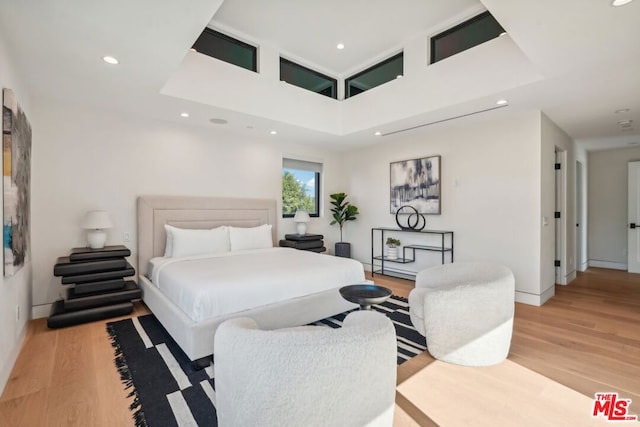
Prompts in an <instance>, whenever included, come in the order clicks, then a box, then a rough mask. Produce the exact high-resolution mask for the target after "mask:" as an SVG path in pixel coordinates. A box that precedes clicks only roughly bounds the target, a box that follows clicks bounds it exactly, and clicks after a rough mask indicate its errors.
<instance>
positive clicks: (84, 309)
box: [47, 245, 142, 328]
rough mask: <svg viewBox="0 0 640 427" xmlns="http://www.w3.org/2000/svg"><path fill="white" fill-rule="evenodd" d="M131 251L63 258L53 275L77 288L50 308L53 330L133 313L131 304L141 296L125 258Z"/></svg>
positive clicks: (77, 252) (77, 251) (84, 251)
mask: <svg viewBox="0 0 640 427" xmlns="http://www.w3.org/2000/svg"><path fill="white" fill-rule="evenodd" d="M129 255H131V251H130V250H129V249H128V248H127V247H125V246H122V245H119V246H105V247H103V248H101V249H91V248H74V249H72V250H71V253H70V254H69V256H67V257H60V258H58V261H57V263H56V265H55V266H54V268H53V275H54V276H58V277H62V284H63V285H68V284H75V286H72V287H71V288H69V289H68V290H67V297H66V298H65V299H60V300H57V301H56V302H54V303H53V306H52V307H51V315H50V316H49V319H48V321H47V325H48V326H49V327H50V328H61V327H64V326H71V325H75V324H78V323H84V322H90V321H93V320H99V319H106V318H108V317H112V316H119V315H122V314H128V313H131V312H132V311H133V304H131V300H134V299H139V298H140V297H141V296H142V294H141V291H140V288H138V285H137V284H136V282H134V281H133V280H125V279H124V278H125V277H129V276H133V275H135V270H134V269H133V267H132V266H131V265H130V264H129V263H128V262H127V260H126V259H125V257H128V256H129Z"/></svg>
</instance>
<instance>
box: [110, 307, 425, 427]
mask: <svg viewBox="0 0 640 427" xmlns="http://www.w3.org/2000/svg"><path fill="white" fill-rule="evenodd" d="M373 309H374V310H377V311H379V312H381V313H384V314H385V315H387V316H388V317H389V318H390V319H391V321H392V322H393V324H394V326H395V328H396V336H397V339H398V364H399V365H400V364H402V363H404V362H405V361H407V360H409V359H411V358H412V357H414V356H416V355H417V354H419V353H421V352H422V351H424V350H426V343H425V339H424V337H423V336H422V335H420V334H419V333H418V332H417V331H416V330H415V329H414V328H413V326H412V325H411V320H410V319H409V305H408V304H407V300H406V299H405V298H402V297H398V296H396V295H393V296H392V297H391V298H389V299H388V300H387V301H385V302H384V303H382V304H379V305H374V306H373ZM347 314H348V312H346V313H341V314H338V315H336V316H333V317H330V318H328V319H323V320H320V321H318V322H316V323H314V325H322V326H328V327H332V328H339V327H341V326H342V321H343V320H344V318H345V316H346V315H347ZM107 332H108V333H109V336H110V337H111V344H112V346H113V348H114V351H115V364H116V367H117V368H118V372H119V373H120V378H121V379H122V382H123V383H124V384H125V387H126V388H127V389H131V392H130V394H129V395H130V396H134V402H133V403H132V404H131V407H130V409H131V410H132V411H133V419H134V421H135V424H136V426H149V427H160V426H162V427H165V426H217V424H218V423H217V419H216V412H215V379H214V374H213V366H210V367H208V368H205V369H200V370H196V369H194V367H193V366H192V363H191V361H190V360H189V358H188V357H187V356H186V355H185V354H184V352H183V351H182V350H181V349H180V347H179V346H178V345H177V344H176V343H175V341H173V339H172V338H171V337H170V336H169V334H168V333H167V331H166V330H165V329H164V328H163V327H162V325H161V324H160V322H159V321H158V320H157V319H156V318H155V316H154V315H152V314H149V315H145V316H140V317H134V318H131V319H125V320H120V321H117V322H110V323H107Z"/></svg>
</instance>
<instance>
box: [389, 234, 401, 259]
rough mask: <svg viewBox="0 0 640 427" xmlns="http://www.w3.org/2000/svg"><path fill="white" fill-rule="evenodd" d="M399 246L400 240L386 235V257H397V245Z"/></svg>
mask: <svg viewBox="0 0 640 427" xmlns="http://www.w3.org/2000/svg"><path fill="white" fill-rule="evenodd" d="M399 246H400V240H398V239H394V238H393V237H387V258H389V259H398V247H399Z"/></svg>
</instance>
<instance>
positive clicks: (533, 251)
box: [345, 111, 544, 304]
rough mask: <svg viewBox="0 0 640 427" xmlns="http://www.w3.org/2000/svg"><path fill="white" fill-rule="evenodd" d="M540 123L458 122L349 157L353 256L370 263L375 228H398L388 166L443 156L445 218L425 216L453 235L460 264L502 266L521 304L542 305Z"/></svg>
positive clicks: (526, 118)
mask: <svg viewBox="0 0 640 427" xmlns="http://www.w3.org/2000/svg"><path fill="white" fill-rule="evenodd" d="M485 117H486V116H485ZM488 117H491V115H489V116H488ZM540 122H541V119H540V112H538V111H531V112H525V113H514V114H512V115H511V116H509V117H502V118H495V119H491V120H486V121H482V122H478V121H477V120H464V121H463V120H461V121H458V122H457V123H456V124H455V125H454V124H451V125H436V126H431V127H427V128H424V129H423V130H421V131H411V132H406V133H402V134H397V135H395V136H390V137H384V140H382V141H381V144H379V145H376V146H374V147H368V148H363V149H360V150H355V151H353V152H351V153H349V155H348V157H347V159H346V160H347V162H346V165H348V169H349V171H351V174H350V178H349V182H348V184H347V185H346V188H347V189H346V191H347V192H348V193H349V194H350V196H351V201H352V202H353V203H354V204H356V205H357V206H358V207H359V208H360V211H361V215H360V217H359V219H358V220H357V221H354V222H352V223H349V224H347V226H346V238H345V240H347V241H350V242H352V245H353V248H352V250H353V255H354V257H355V258H357V259H358V260H360V261H362V262H363V263H366V264H369V263H370V259H371V243H370V232H371V228H372V227H378V226H390V227H395V226H396V223H395V217H394V215H392V214H390V213H389V163H390V162H393V161H399V160H405V159H414V158H420V157H425V156H431V155H441V156H442V163H441V179H442V187H441V191H442V214H441V215H432V216H427V226H428V228H430V229H439V230H453V231H454V232H455V259H456V260H457V261H471V260H491V261H496V262H500V263H503V264H505V265H507V266H509V267H510V268H511V269H512V270H513V272H514V274H515V277H516V289H517V293H518V298H519V300H525V301H527V302H530V303H534V304H535V303H541V302H544V301H541V295H542V290H543V289H542V288H541V279H540V275H541V271H540V258H541V250H542V249H541V246H540V239H541V221H540V215H539V213H540V212H541V204H540V200H541V198H540V191H541V186H540V164H541V143H540V126H541V123H540ZM401 237H402V239H407V238H408V237H405V235H402V236H401ZM402 239H401V240H402ZM404 243H405V242H404V241H403V244H404ZM437 262H439V261H438V259H437V258H433V257H428V259H424V260H421V261H420V262H418V263H417V264H415V265H411V264H407V265H406V268H407V269H409V268H412V269H414V271H415V270H419V269H421V268H422V267H424V266H425V265H429V264H433V263H437Z"/></svg>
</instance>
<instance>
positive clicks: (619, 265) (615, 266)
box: [589, 259, 627, 271]
mask: <svg viewBox="0 0 640 427" xmlns="http://www.w3.org/2000/svg"><path fill="white" fill-rule="evenodd" d="M589 267H598V268H610V269H612V270H623V271H627V263H626V262H612V261H600V260H597V259H590V260H589Z"/></svg>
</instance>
